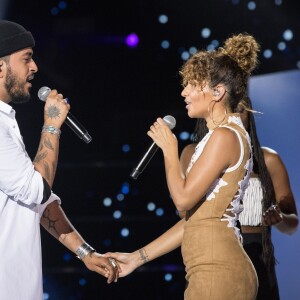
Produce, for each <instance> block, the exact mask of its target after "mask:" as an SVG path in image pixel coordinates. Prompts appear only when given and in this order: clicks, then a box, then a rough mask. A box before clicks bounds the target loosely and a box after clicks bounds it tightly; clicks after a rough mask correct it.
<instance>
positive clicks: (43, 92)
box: [38, 86, 92, 144]
mask: <svg viewBox="0 0 300 300" xmlns="http://www.w3.org/2000/svg"><path fill="white" fill-rule="evenodd" d="M50 92H51V89H50V88H48V87H47V86H43V87H41V88H40V89H39V91H38V97H39V99H40V100H42V101H44V102H45V101H46V100H47V97H48V95H49V93H50ZM65 123H66V124H67V125H68V126H69V127H70V128H71V129H72V130H73V131H74V132H75V133H76V134H77V136H78V137H79V138H80V139H82V140H84V141H85V142H86V143H87V144H88V143H89V142H90V141H91V140H92V137H91V136H90V135H89V133H88V131H87V130H86V129H85V128H84V127H83V126H82V124H80V123H79V121H78V120H77V119H76V118H75V117H74V116H73V115H72V114H71V113H70V112H68V115H67V117H66V119H65Z"/></svg>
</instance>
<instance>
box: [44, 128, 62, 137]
mask: <svg viewBox="0 0 300 300" xmlns="http://www.w3.org/2000/svg"><path fill="white" fill-rule="evenodd" d="M43 132H49V133H51V134H56V135H57V136H58V137H60V134H61V130H60V129H59V128H56V127H54V126H52V125H44V126H43V128H42V133H43Z"/></svg>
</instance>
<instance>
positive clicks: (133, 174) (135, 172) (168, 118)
mask: <svg viewBox="0 0 300 300" xmlns="http://www.w3.org/2000/svg"><path fill="white" fill-rule="evenodd" d="M163 120H164V121H165V123H166V124H167V126H168V127H169V128H170V129H173V128H174V127H175V125H176V120H175V118H174V117H173V116H170V115H168V116H165V117H164V118H163ZM158 148H159V147H158V146H157V145H156V144H155V143H154V142H153V143H152V145H151V146H150V147H149V149H148V150H147V152H146V153H145V155H144V156H143V157H142V159H141V160H140V162H139V163H138V165H137V166H136V167H135V168H134V169H133V170H132V172H131V174H130V176H131V177H132V178H133V179H137V178H138V176H139V175H140V174H141V173H142V172H143V171H144V169H145V168H146V166H147V165H148V163H149V162H150V160H151V158H152V157H153V156H154V154H155V153H156V151H157V149H158Z"/></svg>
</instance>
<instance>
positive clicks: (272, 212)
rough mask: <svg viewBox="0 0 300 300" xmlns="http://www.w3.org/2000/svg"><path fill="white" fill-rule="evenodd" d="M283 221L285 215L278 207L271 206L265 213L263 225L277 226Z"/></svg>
mask: <svg viewBox="0 0 300 300" xmlns="http://www.w3.org/2000/svg"><path fill="white" fill-rule="evenodd" d="M282 220H283V215H282V213H281V211H280V208H279V207H278V205H271V206H270V207H269V208H268V209H267V210H266V211H265V212H264V213H263V217H262V223H263V225H264V226H272V225H277V224H279V223H280V222H282Z"/></svg>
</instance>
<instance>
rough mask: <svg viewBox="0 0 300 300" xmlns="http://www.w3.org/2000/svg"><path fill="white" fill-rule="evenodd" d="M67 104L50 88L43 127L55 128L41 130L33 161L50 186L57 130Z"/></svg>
mask: <svg viewBox="0 0 300 300" xmlns="http://www.w3.org/2000/svg"><path fill="white" fill-rule="evenodd" d="M69 108H70V106H69V104H67V103H66V101H65V100H64V99H63V95H62V94H58V93H57V91H56V90H52V91H51V92H50V94H49V96H48V98H47V101H46V103H45V107H44V128H45V127H46V128H47V127H49V126H50V127H51V128H55V132H54V133H51V132H49V131H43V132H42V136H41V140H40V144H39V148H38V151H37V154H36V156H35V159H34V161H33V164H34V168H35V170H36V171H38V172H39V173H40V174H41V175H42V177H43V178H44V179H45V180H46V181H47V183H48V184H49V186H50V188H52V185H53V181H54V177H55V172H56V166H57V161H58V150H59V134H58V133H59V132H60V127H61V125H62V124H63V122H64V120H65V118H66V116H67V114H68V111H69Z"/></svg>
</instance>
